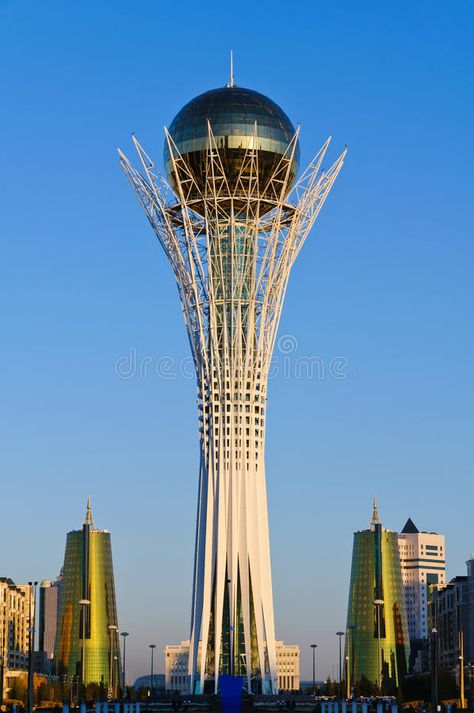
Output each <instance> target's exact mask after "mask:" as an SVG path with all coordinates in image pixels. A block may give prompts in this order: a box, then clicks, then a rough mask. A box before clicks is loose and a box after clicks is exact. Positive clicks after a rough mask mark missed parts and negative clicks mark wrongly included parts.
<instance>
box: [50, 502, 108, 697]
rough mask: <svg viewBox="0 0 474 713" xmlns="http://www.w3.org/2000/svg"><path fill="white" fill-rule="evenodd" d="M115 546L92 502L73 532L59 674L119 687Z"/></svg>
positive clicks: (59, 633)
mask: <svg viewBox="0 0 474 713" xmlns="http://www.w3.org/2000/svg"><path fill="white" fill-rule="evenodd" d="M118 636H119V635H118V622H117V607H116V600H115V585H114V573H113V562H112V545H111V539H110V533H109V532H108V531H107V530H96V529H95V527H94V523H93V520H92V515H91V511H90V502H89V501H88V505H87V513H86V518H85V520H84V525H83V527H82V529H81V530H72V531H71V532H69V533H68V534H67V539H66V551H65V555H64V567H63V575H62V582H61V598H60V604H59V612H58V626H57V633H56V644H55V658H56V660H57V667H58V673H59V674H60V675H65V674H66V675H68V676H71V677H77V680H81V681H83V682H84V683H85V684H88V683H99V684H100V683H102V684H103V685H104V686H107V687H108V688H109V689H112V690H113V691H116V689H117V687H118V686H119V684H120V656H119V640H118Z"/></svg>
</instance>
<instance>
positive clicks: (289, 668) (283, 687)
mask: <svg viewBox="0 0 474 713" xmlns="http://www.w3.org/2000/svg"><path fill="white" fill-rule="evenodd" d="M275 644H276V646H275V648H276V659H277V676H278V688H279V690H280V691H299V689H300V647H299V646H298V645H297V644H285V643H284V642H283V641H276V642H275ZM200 660H201V647H200V646H199V648H198V661H200ZM188 668H189V640H188V641H182V642H181V644H174V645H173V644H170V645H168V646H166V648H165V688H166V690H167V691H172V692H179V693H187V692H188V691H189V675H188Z"/></svg>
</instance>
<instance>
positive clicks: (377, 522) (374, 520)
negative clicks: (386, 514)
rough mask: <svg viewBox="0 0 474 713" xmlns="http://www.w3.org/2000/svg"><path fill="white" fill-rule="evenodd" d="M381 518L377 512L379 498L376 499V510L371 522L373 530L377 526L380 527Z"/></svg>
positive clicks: (373, 512)
mask: <svg viewBox="0 0 474 713" xmlns="http://www.w3.org/2000/svg"><path fill="white" fill-rule="evenodd" d="M380 524H381V523H380V516H379V514H378V511H377V498H376V497H374V509H373V511H372V520H371V521H370V527H371V529H372V530H373V529H374V527H375V525H380Z"/></svg>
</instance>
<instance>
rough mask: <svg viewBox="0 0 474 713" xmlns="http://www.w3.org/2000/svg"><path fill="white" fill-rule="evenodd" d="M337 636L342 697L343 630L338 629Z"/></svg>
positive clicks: (340, 695) (340, 694)
mask: <svg viewBox="0 0 474 713" xmlns="http://www.w3.org/2000/svg"><path fill="white" fill-rule="evenodd" d="M336 636H338V637H339V698H342V637H343V636H344V632H343V631H336Z"/></svg>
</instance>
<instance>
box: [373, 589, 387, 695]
mask: <svg viewBox="0 0 474 713" xmlns="http://www.w3.org/2000/svg"><path fill="white" fill-rule="evenodd" d="M373 604H374V606H375V608H376V610H377V680H378V687H379V693H381V692H382V652H381V649H380V607H383V605H384V604H385V602H384V600H383V599H374V602H373Z"/></svg>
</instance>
